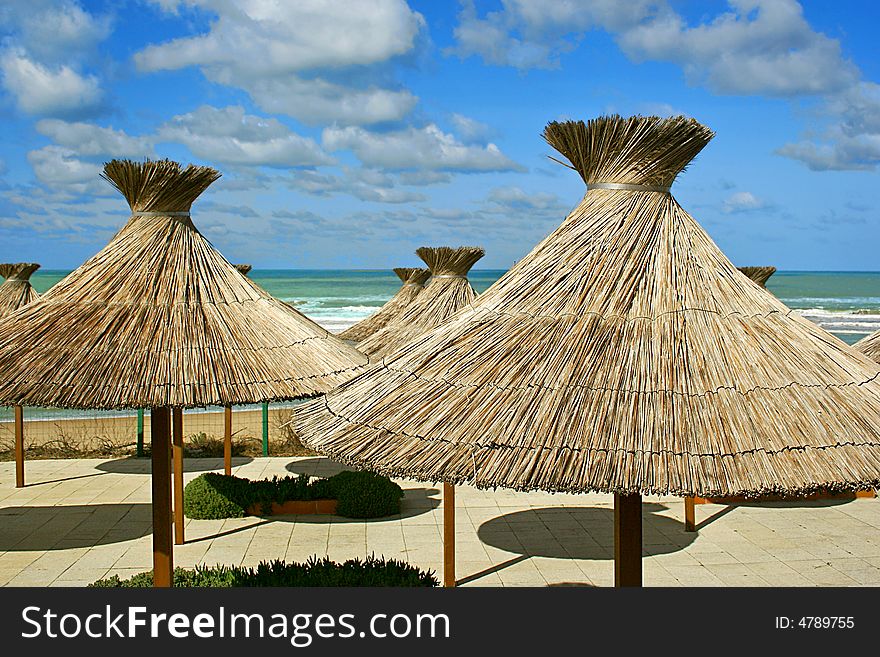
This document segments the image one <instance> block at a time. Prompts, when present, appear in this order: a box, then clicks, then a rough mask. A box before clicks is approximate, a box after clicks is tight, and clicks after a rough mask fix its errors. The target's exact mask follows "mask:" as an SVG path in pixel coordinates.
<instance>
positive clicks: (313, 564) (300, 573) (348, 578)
mask: <svg viewBox="0 0 880 657" xmlns="http://www.w3.org/2000/svg"><path fill="white" fill-rule="evenodd" d="M438 584H439V583H438V581H437V578H436V577H435V576H434V571H432V570H420V569H418V568H416V567H415V566H412V565H410V564H408V563H405V562H403V561H397V560H396V559H385V558H376V557H367V558H366V559H364V560H363V561H361V560H360V559H349V560H348V561H345V562H343V563H336V562H335V561H330V559H328V558H327V557H324V558H323V559H318V558H317V557H312V558H310V559H309V560H308V561H307V562H306V563H285V562H284V561H280V560H275V561H272V562H266V561H263V562H261V563H260V565H258V566H257V567H256V568H242V567H241V566H222V565H217V566H196V568H195V569H194V570H184V569H183V568H175V569H174V586H177V587H216V588H228V587H235V586H242V587H246V586H437V585H438ZM149 586H153V573H152V572H146V573H138V574H137V575H134V576H133V577H131V578H129V579H120V578H119V575H113V576H112V577H108V578H107V579H99V580H97V581H96V582H92V583H91V584H89V587H91V588H143V587H149Z"/></svg>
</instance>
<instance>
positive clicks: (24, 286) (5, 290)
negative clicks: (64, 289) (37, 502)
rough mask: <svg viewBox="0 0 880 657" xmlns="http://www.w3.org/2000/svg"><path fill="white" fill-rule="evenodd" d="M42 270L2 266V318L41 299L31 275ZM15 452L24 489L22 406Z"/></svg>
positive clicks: (16, 411)
mask: <svg viewBox="0 0 880 657" xmlns="http://www.w3.org/2000/svg"><path fill="white" fill-rule="evenodd" d="M39 268H40V265H38V264H37V263H35V262H17V263H3V264H0V276H2V277H3V278H5V279H6V280H5V281H3V284H2V285H0V317H5V316H7V315H11V314H12V313H14V312H15V311H16V310H18V309H19V308H21V307H22V306H26V305H27V304H29V303H30V302H32V301H35V300H36V299H37V298H39V296H40V295H39V294H37V291H36V290H35V289H34V287H33V285H31V281H30V278H31V274H33V273H34V272H35V271H37V270H38V269H39ZM12 415H13V425H14V427H15V428H14V431H13V434H14V438H13V443H14V448H15V449H14V451H15V486H16V488H23V487H24V409H23V408H22V407H21V405H20V404H15V405H14V406H13V407H12Z"/></svg>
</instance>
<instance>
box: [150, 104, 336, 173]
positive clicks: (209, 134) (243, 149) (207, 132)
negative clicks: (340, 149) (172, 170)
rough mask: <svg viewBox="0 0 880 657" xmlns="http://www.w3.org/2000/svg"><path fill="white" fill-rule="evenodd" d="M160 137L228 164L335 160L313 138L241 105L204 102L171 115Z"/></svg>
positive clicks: (315, 163)
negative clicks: (226, 105) (206, 103)
mask: <svg viewBox="0 0 880 657" xmlns="http://www.w3.org/2000/svg"><path fill="white" fill-rule="evenodd" d="M158 137H159V139H160V140H161V141H172V142H177V143H180V144H183V145H184V146H186V147H187V148H189V150H190V151H192V153H193V155H195V156H196V157H199V158H202V159H205V160H209V161H213V162H219V163H225V164H238V165H244V166H268V167H279V168H287V167H301V166H318V165H323V164H331V163H332V162H333V160H332V158H331V157H329V156H328V155H327V154H326V153H325V152H324V151H322V150H321V147H320V146H319V145H318V144H317V143H315V141H314V140H312V139H309V138H308V137H302V136H300V135H298V134H296V133H294V132H293V131H291V130H290V129H289V128H288V127H287V126H285V125H284V124H282V123H281V122H280V121H278V120H276V119H269V118H263V117H259V116H253V115H250V114H245V111H244V108H242V107H238V106H231V107H226V108H223V109H218V108H215V107H210V106H208V105H203V106H202V107H200V108H198V109H197V110H195V111H193V112H190V113H188V114H181V115H179V116H175V117H174V118H172V119H171V120H170V121H169V122H167V123H166V124H164V125H163V126H161V127H160V128H159V132H158Z"/></svg>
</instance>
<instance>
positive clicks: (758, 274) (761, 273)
mask: <svg viewBox="0 0 880 657" xmlns="http://www.w3.org/2000/svg"><path fill="white" fill-rule="evenodd" d="M737 269H739V270H740V271H741V272H742V273H743V274H745V275H746V276H748V277H749V278H751V279H752V280H753V281H755V283H757V284H758V285H760V286H761V287H767V280H768V279H769V278H770V277H771V276H772V275H773V274H775V273H776V267H737Z"/></svg>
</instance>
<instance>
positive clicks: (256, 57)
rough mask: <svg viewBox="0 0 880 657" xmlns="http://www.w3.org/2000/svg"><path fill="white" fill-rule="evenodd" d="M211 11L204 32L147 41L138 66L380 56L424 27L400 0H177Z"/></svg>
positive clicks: (323, 61)
mask: <svg viewBox="0 0 880 657" xmlns="http://www.w3.org/2000/svg"><path fill="white" fill-rule="evenodd" d="M163 4H164V6H165V7H170V6H180V5H190V6H198V7H201V8H203V9H207V10H209V11H211V12H213V13H215V14H216V15H217V19H216V20H215V21H214V22H213V23H212V24H211V29H210V31H209V32H208V33H207V34H202V35H199V36H195V37H183V38H180V39H174V40H173V41H169V42H168V43H164V44H160V45H153V46H148V47H147V48H145V49H144V50H142V51H141V52H140V53H138V54H137V55H135V61H136V62H137V63H138V65H139V66H140V67H141V68H142V69H143V70H145V71H158V70H163V69H178V68H183V67H186V66H205V67H221V66H222V67H224V68H226V69H227V70H228V71H230V72H236V73H239V74H241V75H257V76H261V77H262V76H266V75H272V74H275V75H278V74H286V73H290V72H293V71H304V70H314V69H325V68H339V67H345V66H365V65H369V64H375V63H377V62H384V61H386V60H388V59H390V58H391V57H394V56H396V55H402V54H404V53H406V52H408V51H409V50H410V49H411V48H412V47H413V44H414V41H415V38H416V35H417V34H418V32H419V30H420V29H421V28H422V26H423V25H424V19H423V18H422V16H421V14H419V13H417V12H414V11H412V10H411V9H410V8H409V6H408V5H407V3H406V2H405V1H404V0H370V1H365V0H361V1H354V2H347V3H345V8H344V10H341V8H340V7H339V6H337V5H334V4H332V3H327V2H324V0H297V2H268V1H266V0H239V1H237V2H230V1H229V0H181V2H178V3H176V4H172V3H167V2H166V3H163Z"/></svg>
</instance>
